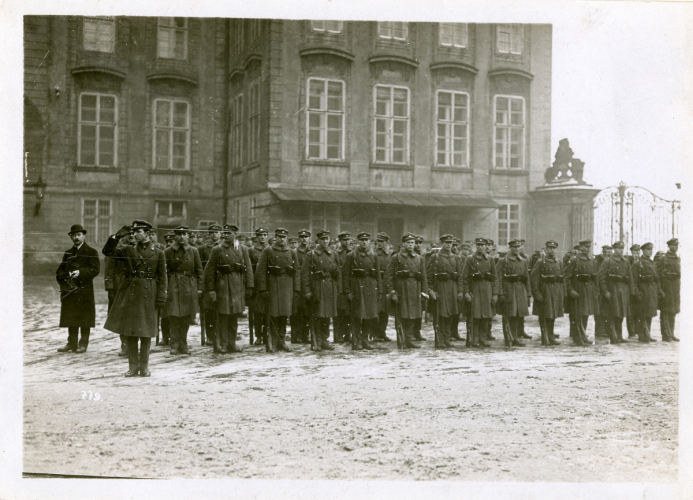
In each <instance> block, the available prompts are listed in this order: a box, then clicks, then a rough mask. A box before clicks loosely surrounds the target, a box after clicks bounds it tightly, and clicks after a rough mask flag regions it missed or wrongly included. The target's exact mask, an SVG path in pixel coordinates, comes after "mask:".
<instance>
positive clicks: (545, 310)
mask: <svg viewBox="0 0 693 500" xmlns="http://www.w3.org/2000/svg"><path fill="white" fill-rule="evenodd" d="M548 277H551V280H548V279H546V278H548ZM529 279H530V281H531V283H532V296H533V297H534V305H533V307H532V314H534V315H535V316H540V317H543V318H552V319H556V318H562V317H563V303H564V301H565V278H564V276H563V263H562V262H561V261H560V260H558V259H556V258H551V257H549V256H546V257H543V258H542V257H540V258H539V260H537V262H536V263H535V264H534V268H533V269H532V273H531V274H530V277H529ZM555 280H558V281H555ZM539 295H541V298H542V299H543V300H542V301H541V302H540V301H538V300H537V296H539Z"/></svg>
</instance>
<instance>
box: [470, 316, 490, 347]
mask: <svg viewBox="0 0 693 500" xmlns="http://www.w3.org/2000/svg"><path fill="white" fill-rule="evenodd" d="M472 330H473V336H472V345H479V342H480V341H484V342H485V341H486V339H487V338H488V335H489V332H490V331H491V318H474V326H473V328H472Z"/></svg>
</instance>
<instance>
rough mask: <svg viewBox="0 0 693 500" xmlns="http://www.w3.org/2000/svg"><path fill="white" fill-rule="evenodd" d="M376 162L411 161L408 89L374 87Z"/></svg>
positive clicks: (383, 86) (397, 162)
mask: <svg viewBox="0 0 693 500" xmlns="http://www.w3.org/2000/svg"><path fill="white" fill-rule="evenodd" d="M374 101H375V124H374V135H375V140H374V143H375V151H374V155H373V160H374V162H376V163H395V164H403V165H406V164H407V163H408V162H409V89H408V88H407V87H395V86H387V85H376V86H375V99H374Z"/></svg>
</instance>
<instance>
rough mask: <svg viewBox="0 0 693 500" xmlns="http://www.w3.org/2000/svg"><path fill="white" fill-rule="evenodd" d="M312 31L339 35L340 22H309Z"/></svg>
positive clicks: (340, 29) (340, 30)
mask: <svg viewBox="0 0 693 500" xmlns="http://www.w3.org/2000/svg"><path fill="white" fill-rule="evenodd" d="M310 26H311V28H313V31H324V32H326V33H341V32H342V21H311V22H310Z"/></svg>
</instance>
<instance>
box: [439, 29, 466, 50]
mask: <svg viewBox="0 0 693 500" xmlns="http://www.w3.org/2000/svg"><path fill="white" fill-rule="evenodd" d="M439 38H440V44H441V45H443V46H445V47H461V48H466V47H467V23H440V29H439Z"/></svg>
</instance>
